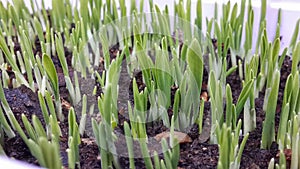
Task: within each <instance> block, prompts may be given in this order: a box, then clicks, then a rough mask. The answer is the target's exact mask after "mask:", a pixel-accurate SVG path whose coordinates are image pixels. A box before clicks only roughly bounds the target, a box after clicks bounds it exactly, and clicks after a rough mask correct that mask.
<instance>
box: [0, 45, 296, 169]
mask: <svg viewBox="0 0 300 169" xmlns="http://www.w3.org/2000/svg"><path fill="white" fill-rule="evenodd" d="M16 44H18V43H17V41H16ZM16 46H18V45H16ZM36 46H37V47H36V49H35V52H34V53H35V54H37V53H40V51H39V50H40V47H39V42H38V41H36ZM15 50H20V49H18V48H16V49H15ZM116 50H117V49H116V47H114V48H112V50H110V52H111V58H115V56H116V53H117V52H116ZM40 56H41V55H40ZM66 56H67V61H68V64H69V65H70V60H71V56H72V53H71V52H69V51H68V50H67V49H66ZM41 57H42V56H41ZM52 59H53V61H54V64H55V66H56V68H57V72H58V76H59V83H60V92H61V97H62V98H61V99H62V100H63V101H64V103H65V104H64V106H63V113H64V115H65V117H67V113H68V108H69V107H68V105H69V103H70V98H69V97H68V91H67V90H66V86H65V82H64V78H63V73H62V69H61V65H60V63H59V60H58V59H57V56H52ZM290 68H291V61H290V59H289V57H286V58H285V61H284V64H283V66H282V69H281V82H280V89H279V97H278V109H277V112H276V120H275V122H276V123H275V126H276V131H277V128H278V125H279V117H280V112H281V110H280V107H281V103H282V98H283V91H284V87H285V82H286V79H287V76H288V75H289V73H290V72H291V70H290ZM69 70H70V76H71V78H73V77H72V76H73V73H72V72H73V70H72V68H71V67H70V66H69ZM98 70H99V73H100V74H101V73H102V71H103V65H102V66H99V68H98ZM0 74H1V73H0ZM10 77H12V78H13V77H14V75H13V73H11V74H10ZM136 78H137V83H138V86H139V89H140V90H142V89H143V88H144V87H145V85H144V84H143V82H142V79H141V73H137V74H136ZM207 79H208V73H207V72H206V71H205V72H204V80H203V85H202V93H203V92H207ZM128 80H129V79H128ZM130 80H132V79H130ZM226 81H227V83H229V84H230V85H231V88H232V89H233V91H232V94H233V99H234V102H236V100H237V98H238V96H239V94H240V92H241V89H242V85H241V80H240V78H239V76H238V73H236V72H234V73H233V74H231V75H230V76H228V77H227V79H226ZM96 85H97V86H98V89H99V90H98V92H97V95H100V94H101V93H102V90H101V86H100V85H99V84H98V83H96ZM131 87H132V86H129V89H128V90H127V91H126V92H128V94H125V95H126V97H128V99H129V100H130V101H131V103H132V104H134V103H133V97H132V88H131ZM175 90H176V87H174V88H172V92H171V93H172V102H173V98H174V94H175ZM4 92H5V96H6V98H7V101H8V103H9V105H10V107H11V109H12V111H13V113H14V115H15V116H16V118H17V120H18V121H19V122H20V124H21V126H22V127H23V128H24V126H23V123H22V122H21V121H22V120H21V114H22V113H24V114H25V115H26V117H27V118H29V119H31V116H32V115H36V116H37V117H38V118H39V119H40V120H41V121H42V124H43V125H45V123H44V121H43V116H42V112H41V109H40V107H39V100H38V97H37V94H36V93H34V92H32V91H31V90H30V89H28V88H26V87H25V86H21V87H19V88H15V89H12V88H10V89H5V90H4ZM263 99H264V91H262V92H261V93H260V94H259V97H258V98H257V99H256V100H255V107H256V113H257V114H256V117H257V119H256V125H257V128H256V129H255V130H254V131H252V132H250V135H249V139H248V141H247V143H246V146H245V149H244V152H243V155H242V161H241V165H240V168H249V169H252V168H254V169H256V168H262V169H263V168H267V167H268V163H269V161H270V159H271V158H275V160H276V161H278V157H276V154H277V153H278V145H276V144H275V143H274V144H273V145H272V146H271V149H270V150H263V149H260V141H261V133H262V122H263V120H264V118H265V114H264V111H263V110H262V107H263ZM171 105H172V104H171ZM123 107H124V106H121V107H119V124H118V126H117V127H116V129H115V130H116V132H117V133H120V134H123V124H124V121H127V122H129V121H128V118H125V117H126V114H124V112H125V113H126V112H127V111H126V110H124V109H123ZM209 111H210V104H209V102H205V111H204V122H205V119H209V117H210V115H209V114H210V113H209ZM168 113H169V116H171V115H172V107H170V109H169V110H168ZM242 117H243V113H241V115H240V117H239V118H242ZM60 127H61V129H62V134H63V135H62V137H61V138H60V140H61V144H60V146H61V156H62V162H63V165H64V166H65V167H67V166H68V159H67V153H66V149H67V147H68V122H67V118H66V120H65V121H62V122H60ZM203 130H207V131H208V133H209V128H208V129H205V128H204V129H203ZM164 131H168V128H167V127H165V126H164V125H163V123H162V122H161V121H158V122H155V123H149V124H147V134H148V136H149V137H154V136H155V135H157V134H159V133H161V132H164ZM207 131H206V134H207ZM204 133H205V132H204ZM187 134H188V135H189V137H190V138H191V142H189V143H184V144H180V160H179V165H178V167H179V168H185V169H194V168H201V169H204V168H216V167H217V163H218V156H219V153H218V146H217V145H214V144H210V143H209V138H208V137H207V136H205V134H203V135H199V134H198V126H197V125H193V127H192V128H191V129H190V130H189V131H188V132H187ZM81 141H82V142H81V145H80V146H79V150H80V166H81V168H83V169H85V168H86V169H92V168H101V159H100V155H99V149H98V146H97V145H96V143H95V140H94V139H93V137H90V135H89V134H85V135H83V136H82V137H81ZM124 141H125V139H118V141H117V143H116V145H125V142H124ZM4 143H5V144H4V146H3V147H4V150H5V152H6V154H7V156H9V157H11V158H15V159H19V160H22V161H26V162H29V163H32V164H34V165H38V162H37V160H36V159H35V158H34V157H33V156H32V155H31V153H30V151H29V149H28V148H27V146H26V145H25V143H24V142H23V140H22V139H21V137H20V136H19V135H17V136H16V137H14V138H11V139H9V138H5V141H4ZM117 148H118V151H119V152H122V153H125V155H126V153H127V149H126V147H124V146H123V147H122V146H119V147H118V146H117ZM155 149H158V150H159V149H160V147H153V150H155ZM135 151H136V152H137V153H138V151H139V148H138V146H137V147H136V149H135ZM160 157H163V156H162V154H161V155H160ZM119 161H120V164H121V166H122V167H124V168H129V159H128V158H127V157H126V156H120V157H119ZM135 162H136V168H145V167H144V161H143V159H141V158H137V159H135ZM287 162H288V161H287Z"/></svg>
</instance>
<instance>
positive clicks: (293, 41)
mask: <svg viewBox="0 0 300 169" xmlns="http://www.w3.org/2000/svg"><path fill="white" fill-rule="evenodd" d="M299 26H300V19H298V21H297V23H296V26H295V29H294V33H293V35H292V39H291V42H290V45H289V53H293V52H294V50H295V48H296V43H297V39H298V36H299Z"/></svg>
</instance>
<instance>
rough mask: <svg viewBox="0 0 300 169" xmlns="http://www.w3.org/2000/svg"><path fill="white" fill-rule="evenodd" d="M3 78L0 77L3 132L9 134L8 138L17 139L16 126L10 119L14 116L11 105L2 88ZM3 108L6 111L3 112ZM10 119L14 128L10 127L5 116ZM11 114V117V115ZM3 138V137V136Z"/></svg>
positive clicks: (0, 114) (0, 123) (0, 111)
mask: <svg viewBox="0 0 300 169" xmlns="http://www.w3.org/2000/svg"><path fill="white" fill-rule="evenodd" d="M1 82H2V77H0V101H1V106H0V125H1V129H0V130H1V131H2V130H3V131H4V132H5V134H7V136H8V137H9V138H12V137H15V133H14V131H13V130H12V128H13V129H15V127H14V125H13V124H12V119H11V118H10V117H11V116H14V115H13V112H12V111H11V108H10V107H9V104H8V102H7V100H6V98H5V94H4V90H3V86H2V83H1ZM2 108H3V110H4V112H3V111H2ZM4 113H5V114H6V116H7V117H8V120H9V122H10V124H12V126H10V125H9V123H8V121H7V120H6V118H5V115H4ZM9 114H11V115H9ZM1 137H2V135H1Z"/></svg>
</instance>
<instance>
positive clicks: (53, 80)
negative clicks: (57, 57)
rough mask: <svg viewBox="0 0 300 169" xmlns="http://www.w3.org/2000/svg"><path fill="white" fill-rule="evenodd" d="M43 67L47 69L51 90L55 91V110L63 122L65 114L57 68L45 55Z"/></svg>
mask: <svg viewBox="0 0 300 169" xmlns="http://www.w3.org/2000/svg"><path fill="white" fill-rule="evenodd" d="M43 66H44V68H45V71H46V74H47V77H48V78H49V81H50V84H51V88H52V90H53V94H54V98H55V108H56V113H57V116H58V119H59V120H61V121H63V118H64V117H63V114H62V107H61V101H60V94H59V86H58V77H57V73H56V69H55V66H54V64H53V61H52V60H51V58H50V57H49V56H48V55H47V54H44V55H43Z"/></svg>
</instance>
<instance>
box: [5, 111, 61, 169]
mask: <svg viewBox="0 0 300 169" xmlns="http://www.w3.org/2000/svg"><path fill="white" fill-rule="evenodd" d="M10 118H11V119H12V124H13V125H14V126H15V129H16V130H17V132H18V133H19V134H20V136H21V138H22V139H23V141H24V142H25V143H26V145H27V146H28V148H29V150H30V152H31V154H32V155H33V156H34V157H35V158H36V159H37V160H38V162H39V164H40V165H41V166H43V167H46V168H51V169H56V168H61V167H62V163H61V158H60V154H59V135H57V133H54V132H53V133H52V136H51V140H50V141H48V138H47V135H46V131H45V129H44V127H43V126H42V123H41V122H40V120H39V119H38V118H37V117H36V116H35V115H33V116H32V123H33V125H31V124H30V122H29V121H28V119H27V117H26V116H25V115H24V114H22V121H23V124H24V126H25V129H26V132H27V133H28V135H29V138H28V137H27V136H26V134H25V132H24V131H23V129H22V128H21V126H20V124H19V123H18V122H17V120H16V119H15V117H14V116H13V114H12V115H11V116H10ZM51 121H52V116H50V123H51ZM50 125H51V126H52V125H54V124H53V123H51V124H50ZM56 125H58V124H56Z"/></svg>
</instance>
